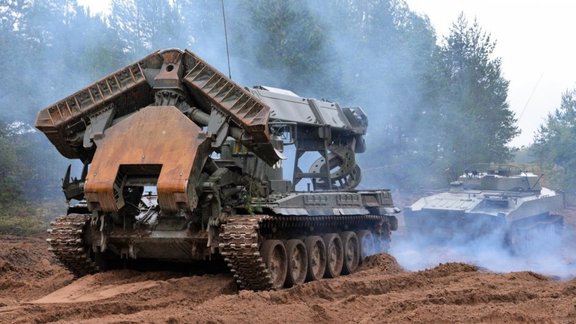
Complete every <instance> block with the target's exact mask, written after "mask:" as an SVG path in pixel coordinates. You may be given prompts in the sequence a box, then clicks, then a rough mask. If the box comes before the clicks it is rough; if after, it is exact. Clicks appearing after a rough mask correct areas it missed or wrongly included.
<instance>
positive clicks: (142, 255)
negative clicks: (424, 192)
mask: <svg viewBox="0 0 576 324" xmlns="http://www.w3.org/2000/svg"><path fill="white" fill-rule="evenodd" d="M36 127H37V128H38V129H39V130H41V131H42V132H43V133H44V134H45V135H46V136H47V137H48V139H49V140H50V141H51V142H52V144H53V145H54V146H55V147H56V149H58V151H59V152H60V153H61V154H62V155H64V156H65V157H67V158H69V159H78V160H80V161H81V162H82V163H83V165H84V169H83V172H82V175H81V177H80V178H71V176H70V173H71V171H70V168H68V170H67V172H66V176H65V179H64V183H63V188H64V193H65V196H66V199H67V201H68V202H69V204H70V207H69V209H68V214H67V215H65V216H62V217H60V218H58V219H57V220H56V221H55V222H54V223H53V224H52V226H51V228H50V230H49V232H50V237H49V239H48V241H49V243H50V246H51V249H52V251H54V253H55V254H56V256H57V257H58V259H59V260H60V261H61V262H62V263H63V264H64V265H65V266H66V267H68V269H70V271H72V272H73V273H74V274H75V275H77V276H82V275H84V274H88V273H93V272H96V271H101V270H104V269H106V268H107V267H110V266H113V265H115V264H118V263H122V262H118V261H119V260H131V261H133V262H138V261H140V260H142V261H143V260H152V261H163V260H164V261H176V262H181V263H190V266H194V264H195V263H194V261H195V260H204V261H206V260H208V261H210V260H218V259H221V260H222V259H223V260H224V261H225V262H226V263H227V265H228V266H229V268H230V270H231V271H232V272H233V273H234V278H235V280H236V282H237V284H238V286H239V287H240V288H244V289H252V290H266V289H276V288H280V287H283V286H292V285H295V284H300V283H302V282H304V281H306V280H309V281H310V280H317V279H320V278H322V277H336V276H339V275H340V274H346V273H351V272H354V271H355V270H356V269H357V267H358V264H359V262H361V256H362V255H363V254H366V253H368V249H370V250H372V249H374V248H376V249H380V250H384V249H386V248H387V245H388V242H389V241H390V233H391V231H393V230H396V228H397V220H396V217H395V216H394V214H395V213H396V212H398V210H397V209H396V208H395V207H394V205H393V202H392V197H391V194H390V192H389V191H388V190H354V188H355V187H356V186H357V185H358V184H359V182H360V180H361V170H360V168H359V166H358V165H357V164H356V161H355V154H356V153H361V152H363V151H364V149H365V145H364V138H363V135H364V134H365V132H366V128H367V117H366V115H365V114H364V112H363V111H362V109H360V108H358V107H350V108H346V107H340V106H339V105H338V104H337V103H334V102H329V101H325V100H316V99H308V98H302V97H300V96H297V95H296V94H294V93H292V92H290V91H286V90H281V89H275V88H269V87H262V86H260V87H255V88H243V87H241V86H239V85H238V84H236V83H235V82H233V81H232V80H230V79H229V78H227V77H226V76H224V75H223V74H222V73H220V72H219V71H217V70H216V69H215V68H214V67H212V66H210V65H209V64H208V63H207V62H205V61H204V60H202V59H201V58H200V57H198V56H197V55H195V54H194V53H192V52H190V51H187V50H184V51H183V50H178V49H168V50H163V51H158V52H154V53H152V54H150V55H149V56H147V57H145V58H143V59H142V60H140V61H138V62H136V63H134V64H131V65H129V66H127V67H125V68H123V69H120V70H119V71H116V72H114V73H112V74H110V75H108V76H106V77H105V78H103V79H101V80H99V81H97V82H95V83H93V84H91V85H89V86H88V87H86V88H84V89H82V90H80V91H78V92H76V93H74V94H72V95H71V96H69V97H67V98H64V99H63V100H61V101H59V102H57V103H55V104H53V105H51V106H49V107H47V108H45V109H43V110H41V111H40V112H39V114H38V116H37V120H36ZM284 147H291V150H287V151H286V152H284ZM288 151H290V153H291V154H292V156H293V161H291V163H292V164H291V166H290V165H289V167H290V168H291V169H292V175H291V179H289V180H285V179H283V165H284V166H285V165H286V163H287V161H284V160H285V159H286V157H285V155H288ZM307 161H308V162H309V165H307V164H306V162H307ZM297 189H298V190H297Z"/></svg>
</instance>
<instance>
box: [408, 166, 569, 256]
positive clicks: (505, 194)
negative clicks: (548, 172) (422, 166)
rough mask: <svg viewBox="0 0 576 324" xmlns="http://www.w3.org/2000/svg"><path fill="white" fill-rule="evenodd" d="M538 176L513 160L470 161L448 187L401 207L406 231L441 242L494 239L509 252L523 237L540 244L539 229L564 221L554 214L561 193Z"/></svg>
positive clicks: (559, 225)
mask: <svg viewBox="0 0 576 324" xmlns="http://www.w3.org/2000/svg"><path fill="white" fill-rule="evenodd" d="M541 179H542V176H541V175H536V174H534V173H532V172H529V171H524V170H522V169H521V168H519V167H517V166H514V165H505V164H477V165H474V167H471V168H468V170H465V171H464V173H463V174H462V175H460V176H459V177H458V179H457V180H456V181H454V182H452V183H451V185H450V190H448V191H444V192H438V193H434V194H430V195H427V196H424V197H422V198H420V199H418V200H417V201H416V202H414V203H413V204H412V205H410V206H409V207H405V208H404V209H403V212H402V214H403V218H404V222H405V225H406V231H407V233H409V234H411V235H412V236H416V237H417V238H418V239H419V240H422V241H425V242H432V243H440V244H442V243H447V242H449V243H454V244H466V243H469V242H471V241H474V240H478V239H489V240H493V239H496V241H495V242H499V243H501V244H502V245H501V246H502V247H506V248H510V250H511V251H512V252H526V251H524V248H523V246H526V243H529V244H528V245H530V244H532V245H534V244H539V243H538V239H539V237H538V236H539V235H548V234H551V233H555V234H558V233H560V232H561V230H562V227H563V217H562V216H561V215H559V214H557V212H558V211H560V210H561V209H562V208H564V198H563V195H562V194H561V193H559V192H557V191H554V190H551V189H548V188H545V187H543V186H542V184H541ZM547 231H549V232H548V234H546V233H547ZM540 238H541V237H540ZM530 241H531V242H530Z"/></svg>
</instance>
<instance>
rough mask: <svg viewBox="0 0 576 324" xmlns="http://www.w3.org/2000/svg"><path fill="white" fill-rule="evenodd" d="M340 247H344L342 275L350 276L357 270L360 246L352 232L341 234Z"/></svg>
mask: <svg viewBox="0 0 576 324" xmlns="http://www.w3.org/2000/svg"><path fill="white" fill-rule="evenodd" d="M342 245H343V246H344V265H343V269H342V274H350V273H353V272H355V271H356V269H358V263H359V262H360V244H359V243H358V236H356V233H354V232H344V233H342Z"/></svg>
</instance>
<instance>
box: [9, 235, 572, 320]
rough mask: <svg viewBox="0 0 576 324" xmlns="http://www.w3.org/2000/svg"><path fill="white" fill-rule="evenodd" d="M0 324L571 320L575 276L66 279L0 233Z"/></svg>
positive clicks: (136, 275)
mask: <svg viewBox="0 0 576 324" xmlns="http://www.w3.org/2000/svg"><path fill="white" fill-rule="evenodd" d="M0 322H1V323H45V322H56V323H198V322H199V323H386V322H393V323H399V322H416V323H419V322H446V323H457V322H460V323H470V322H496V323H503V322H536V323H558V322H561V323H575V322H576V279H563V280H560V279H558V278H557V277H549V276H544V275H541V274H538V273H535V272H530V271H517V272H509V273H492V272H488V271H485V270H482V269H481V268H478V267H476V266H473V265H469V264H465V263H459V262H452V263H443V264H440V265H437V266H434V267H431V268H428V269H424V270H421V271H406V270H404V269H403V268H402V267H401V266H400V265H399V264H398V263H397V262H396V260H395V259H394V257H392V256H390V255H388V254H377V255H374V256H371V257H369V258H368V259H367V260H365V262H364V264H363V265H362V268H361V270H360V271H358V272H356V273H354V274H352V275H348V276H343V277H339V278H336V279H324V280H321V281H316V282H311V283H306V284H303V285H300V286H297V287H294V288H291V289H285V290H280V291H270V292H252V291H240V292H238V291H237V290H236V288H235V286H234V284H233V282H232V277H231V275H230V274H227V273H220V274H211V275H192V276H190V275H187V274H185V273H181V272H167V271H156V272H137V271H134V270H115V271H111V272H106V273H99V274H95V275H89V276H85V277H82V278H80V279H76V280H74V279H73V277H72V275H70V274H69V273H68V272H67V271H66V270H65V269H64V268H62V267H61V266H60V265H59V264H58V263H57V262H56V261H55V260H54V258H53V257H52V255H51V254H50V252H48V251H47V243H46V242H45V240H44V238H43V237H13V236H2V237H0Z"/></svg>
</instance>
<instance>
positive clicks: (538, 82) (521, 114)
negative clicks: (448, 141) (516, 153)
mask: <svg viewBox="0 0 576 324" xmlns="http://www.w3.org/2000/svg"><path fill="white" fill-rule="evenodd" d="M222 1H224V0H222ZM543 76H544V73H542V74H540V77H539V78H538V81H536V84H535V85H534V88H533V89H532V92H531V93H530V96H529V97H528V100H527V101H526V104H525V105H524V108H523V109H522V112H521V113H520V117H518V120H520V119H522V116H524V112H526V108H528V104H529V103H530V100H532V96H533V95H534V92H536V88H538V84H540V81H541V80H542V77H543Z"/></svg>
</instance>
